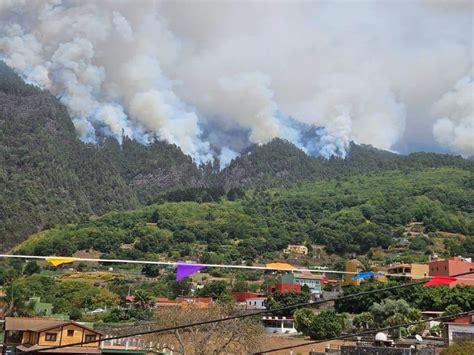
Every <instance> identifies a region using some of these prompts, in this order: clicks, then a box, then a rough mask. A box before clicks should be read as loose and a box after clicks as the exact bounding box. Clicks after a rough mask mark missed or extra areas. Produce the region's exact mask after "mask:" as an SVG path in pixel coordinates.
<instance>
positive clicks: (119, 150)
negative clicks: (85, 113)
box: [0, 62, 474, 251]
mask: <svg viewBox="0 0 474 355" xmlns="http://www.w3.org/2000/svg"><path fill="white" fill-rule="evenodd" d="M217 166H218V162H217V161H216V162H213V163H208V164H206V165H203V166H197V165H196V164H195V163H194V162H193V161H192V159H191V158H190V157H189V156H186V155H184V154H183V153H182V152H181V150H180V149H179V148H178V147H176V146H174V145H170V144H168V143H165V142H160V141H155V142H153V143H151V144H149V145H142V144H140V143H138V142H135V141H133V140H130V139H128V138H127V137H123V142H122V144H121V145H120V144H119V143H118V142H117V141H116V140H115V139H111V138H105V137H100V136H99V137H98V141H97V142H96V144H85V143H83V142H81V141H80V140H79V139H78V138H77V137H76V133H75V130H74V127H73V124H72V122H71V118H70V117H69V115H68V114H67V111H66V109H65V107H64V106H62V105H61V104H60V103H59V101H58V100H57V99H56V98H54V97H53V96H51V95H50V94H48V93H47V92H44V91H41V90H40V89H38V88H37V87H34V86H31V85H27V84H25V83H24V82H23V81H22V80H21V78H19V77H18V76H17V75H16V74H14V73H13V71H12V70H11V69H10V68H8V67H7V66H6V65H5V64H4V63H2V62H0V250H2V251H4V250H7V249H10V248H11V247H12V246H14V245H16V244H18V243H19V242H21V241H23V240H24V239H25V238H26V237H27V236H29V235H31V234H32V233H35V232H38V231H41V230H44V229H48V228H51V227H54V226H55V225H60V224H65V223H79V222H87V220H88V219H89V217H91V216H97V215H102V214H104V213H107V212H110V211H122V210H130V209H133V208H138V207H140V206H146V205H150V204H153V203H159V202H165V201H195V202H216V201H218V200H219V199H222V198H223V196H225V195H226V194H229V193H230V197H231V199H234V198H236V197H238V196H239V195H240V192H239V191H238V189H239V188H240V187H246V188H250V189H255V188H266V187H283V186H293V185H294V184H298V183H301V182H312V181H320V180H324V179H328V178H336V177H341V178H342V177H345V176H351V175H354V174H359V173H366V172H371V171H372V172H377V171H389V170H394V171H400V170H405V169H425V168H428V167H452V168H456V169H463V170H466V171H472V170H473V168H474V162H471V161H468V160H465V159H462V158H461V157H455V156H450V155H440V154H431V153H429V154H427V153H416V154H411V155H408V156H399V155H396V154H393V153H389V152H385V151H381V150H377V149H374V148H372V147H368V146H359V145H356V144H352V145H351V147H350V153H349V155H348V157H347V158H346V159H344V160H343V159H338V158H334V159H330V160H324V159H320V158H314V157H310V156H308V155H306V154H305V153H304V152H302V151H301V150H299V149H298V148H297V147H295V146H294V145H292V144H291V143H288V142H286V141H283V140H280V139H275V140H274V141H272V142H270V143H268V144H266V145H262V146H253V147H250V148H249V149H248V150H247V151H245V152H244V153H243V154H242V155H241V156H240V157H238V158H237V159H235V160H234V161H233V162H232V163H231V164H230V166H229V167H228V168H226V169H224V170H223V171H219V170H218V169H217V168H216V167H217ZM236 189H237V190H236ZM248 198H254V197H253V195H252V196H249V197H248ZM255 198H257V197H255ZM245 201H247V200H245ZM259 201H260V200H259ZM261 201H266V199H265V198H263V197H262V198H261ZM278 201H279V200H278V199H276V200H275V201H274V202H273V201H272V203H279V202H278ZM191 205H192V204H191ZM210 206H214V205H212V204H211V205H210ZM219 206H220V204H219ZM231 206H232V207H229V208H234V209H236V211H238V213H240V212H241V211H244V212H243V215H246V216H248V217H246V218H260V217H259V215H255V216H254V215H252V214H251V213H248V212H246V211H248V210H249V208H252V205H251V204H250V206H248V205H246V204H245V203H243V202H239V203H234V204H231ZM201 207H202V206H200V207H199V208H198V209H200V208H201ZM209 208H214V207H209ZM219 208H220V207H219ZM262 208H263V207H262ZM265 208H266V207H265ZM236 213H237V212H236ZM259 213H260V212H259ZM311 213H313V214H314V215H315V217H314V218H316V219H314V220H313V223H317V222H316V221H317V220H318V218H319V217H320V215H319V214H317V213H316V212H311ZM262 216H263V217H262V218H267V217H266V216H265V215H264V214H263V212H262ZM290 217H291V216H290ZM265 223H266V222H265ZM259 228H263V229H264V230H266V232H265V231H264V232H262V233H260V232H258V238H267V237H269V238H270V239H273V240H276V239H278V238H280V237H282V241H281V242H279V243H286V240H287V239H288V240H298V238H297V237H295V235H296V232H295V231H293V230H291V233H290V232H289V233H290V234H291V235H290V236H286V235H283V236H277V234H278V233H277V232H275V231H274V228H273V227H272V226H268V225H265V224H263V225H261V226H260V225H259ZM275 228H276V227H275ZM302 228H303V227H302ZM303 229H304V228H303ZM304 230H305V231H306V229H304ZM218 239H219V238H218ZM211 249H212V248H211ZM272 250H273V249H272Z"/></svg>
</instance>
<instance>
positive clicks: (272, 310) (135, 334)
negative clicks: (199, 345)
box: [25, 271, 474, 353]
mask: <svg viewBox="0 0 474 355" xmlns="http://www.w3.org/2000/svg"><path fill="white" fill-rule="evenodd" d="M472 273H474V271H468V272H464V273H460V274H456V275H453V277H457V276H462V275H468V274H472ZM424 282H425V280H422V281H416V282H410V283H406V284H402V285H395V286H390V287H386V288H381V289H375V290H370V291H364V292H359V293H354V294H351V295H346V296H341V297H336V298H328V299H323V300H318V301H313V302H304V303H299V304H295V305H291V306H286V307H281V308H276V309H271V310H262V311H257V312H251V313H245V314H240V315H235V316H229V317H223V318H219V319H210V320H207V321H201V322H196V323H188V324H182V325H177V326H174V327H169V328H159V329H150V330H147V331H141V332H135V333H129V334H126V335H117V336H111V337H108V338H102V339H98V340H91V341H81V342H77V343H71V344H67V345H55V346H51V347H47V348H44V349H40V350H31V351H25V352H30V353H36V352H41V351H46V350H54V349H62V348H66V347H71V346H81V345H84V344H92V343H98V342H104V341H110V340H117V339H123V338H129V337H135V336H141V335H148V334H158V333H165V332H172V331H175V330H180V329H185V328H191V327H197V326H201V325H207V324H212V323H220V322H226V321H229V320H235V319H243V318H249V317H254V316H257V315H263V314H268V313H276V312H280V311H288V310H292V309H295V308H299V307H305V306H314V305H319V304H323V303H327V302H335V301H341V300H346V299H351V298H356V297H359V296H365V295H370V294H373V293H378V292H385V291H391V290H395V289H399V288H405V287H411V286H416V285H420V284H422V283H424Z"/></svg>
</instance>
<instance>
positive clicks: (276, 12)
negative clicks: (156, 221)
mask: <svg viewBox="0 0 474 355" xmlns="http://www.w3.org/2000/svg"><path fill="white" fill-rule="evenodd" d="M472 40H473V38H472V2H470V1H466V2H431V1H421V0H420V1H410V2H383V3H378V2H375V1H374V2H362V3H361V2H344V3H343V2H337V1H336V2H334V1H331V2H329V1H327V2H325V1H320V2H303V1H301V2H299V1H296V2H294V1H282V2H272V3H268V2H263V1H262V2H234V1H232V2H231V1H220V2H217V1H207V2H198V1H196V2H184V1H177V2H171V1H153V0H144V1H132V0H120V1H112V0H100V1H99V0H95V1H91V0H63V1H61V0H38V1H28V0H0V58H1V59H3V60H5V62H6V63H7V64H8V65H10V66H12V67H13V68H14V69H15V70H17V71H18V72H19V73H21V74H22V75H23V77H25V79H26V80H28V81H30V82H34V83H36V84H38V85H40V86H41V87H44V88H46V89H48V90H50V91H51V92H52V93H54V94H55V95H57V96H58V97H59V98H60V100H61V101H62V102H63V103H64V104H65V105H66V106H67V107H68V109H69V112H70V114H71V116H72V117H73V121H74V125H75V127H76V130H77V132H78V134H79V136H80V137H81V138H82V139H83V140H85V141H88V142H94V140H95V136H96V134H97V133H99V132H100V133H101V134H107V135H112V136H115V137H116V138H117V139H118V140H121V138H122V136H123V135H126V136H129V137H132V138H134V139H137V140H139V141H140V142H143V143H147V142H148V141H149V140H150V138H151V137H155V136H157V137H159V138H160V139H163V140H166V141H168V142H170V143H174V144H177V145H178V146H180V147H181V149H182V150H183V152H185V153H186V154H189V155H191V156H192V157H193V158H194V159H195V160H196V162H205V161H209V160H211V159H212V157H213V155H219V154H220V160H221V163H222V164H224V165H225V164H228V162H230V160H231V159H232V158H233V157H235V154H236V153H235V152H236V151H239V150H241V149H242V147H244V146H245V145H248V144H251V143H257V144H262V143H266V142H268V141H270V140H271V139H272V138H274V137H281V138H285V139H288V140H290V141H292V142H293V143H295V144H296V145H298V146H299V147H301V148H302V149H303V150H305V151H306V152H308V153H310V154H315V155H322V156H324V157H330V156H333V155H337V156H341V157H345V155H346V154H347V147H348V145H349V142H350V141H351V140H354V141H356V142H358V143H365V144H372V145H374V146H376V147H378V148H382V149H389V150H395V151H396V150H399V151H402V152H406V151H410V150H415V149H420V148H422V149H434V150H446V149H448V150H450V151H452V152H456V153H461V154H463V155H470V154H472V153H473V150H474V139H472V131H473V129H472V127H473V126H474V123H473V114H472V112H473V107H472V97H471V96H470V92H471V93H472V85H473V84H472V77H471V78H470V79H463V80H461V81H459V82H458V83H457V84H456V82H457V81H458V80H459V78H461V77H463V76H464V75H465V73H466V72H467V71H468V70H469V68H471V67H472V65H473V59H472V58H473V56H472V44H473V41H472ZM453 86H454V89H452V88H453ZM440 98H441V99H440ZM470 99H471V100H470ZM290 117H291V118H290ZM311 127H312V128H311ZM309 133H311V134H309Z"/></svg>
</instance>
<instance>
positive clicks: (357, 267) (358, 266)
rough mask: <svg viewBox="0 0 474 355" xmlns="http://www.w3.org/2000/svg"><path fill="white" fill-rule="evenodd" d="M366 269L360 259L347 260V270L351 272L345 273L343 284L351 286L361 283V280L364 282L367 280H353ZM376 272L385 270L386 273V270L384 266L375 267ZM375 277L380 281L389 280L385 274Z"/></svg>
mask: <svg viewBox="0 0 474 355" xmlns="http://www.w3.org/2000/svg"><path fill="white" fill-rule="evenodd" d="M364 270H365V267H364V264H362V263H361V262H360V261H359V260H357V259H351V260H348V261H346V272H349V274H345V275H344V281H343V283H342V285H343V286H349V285H355V286H356V285H360V283H361V282H364V281H366V280H352V278H353V277H354V276H355V275H356V274H358V273H359V272H362V271H364ZM374 272H383V273H385V272H386V270H385V269H384V268H382V267H375V268H374ZM374 279H375V280H376V281H378V282H382V283H385V282H387V278H386V277H385V276H375V277H374Z"/></svg>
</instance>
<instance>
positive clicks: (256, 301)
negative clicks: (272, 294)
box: [245, 297, 267, 309]
mask: <svg viewBox="0 0 474 355" xmlns="http://www.w3.org/2000/svg"><path fill="white" fill-rule="evenodd" d="M266 300H267V298H266V297H251V298H247V299H246V300H245V308H246V309H266V307H265V301H266Z"/></svg>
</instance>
